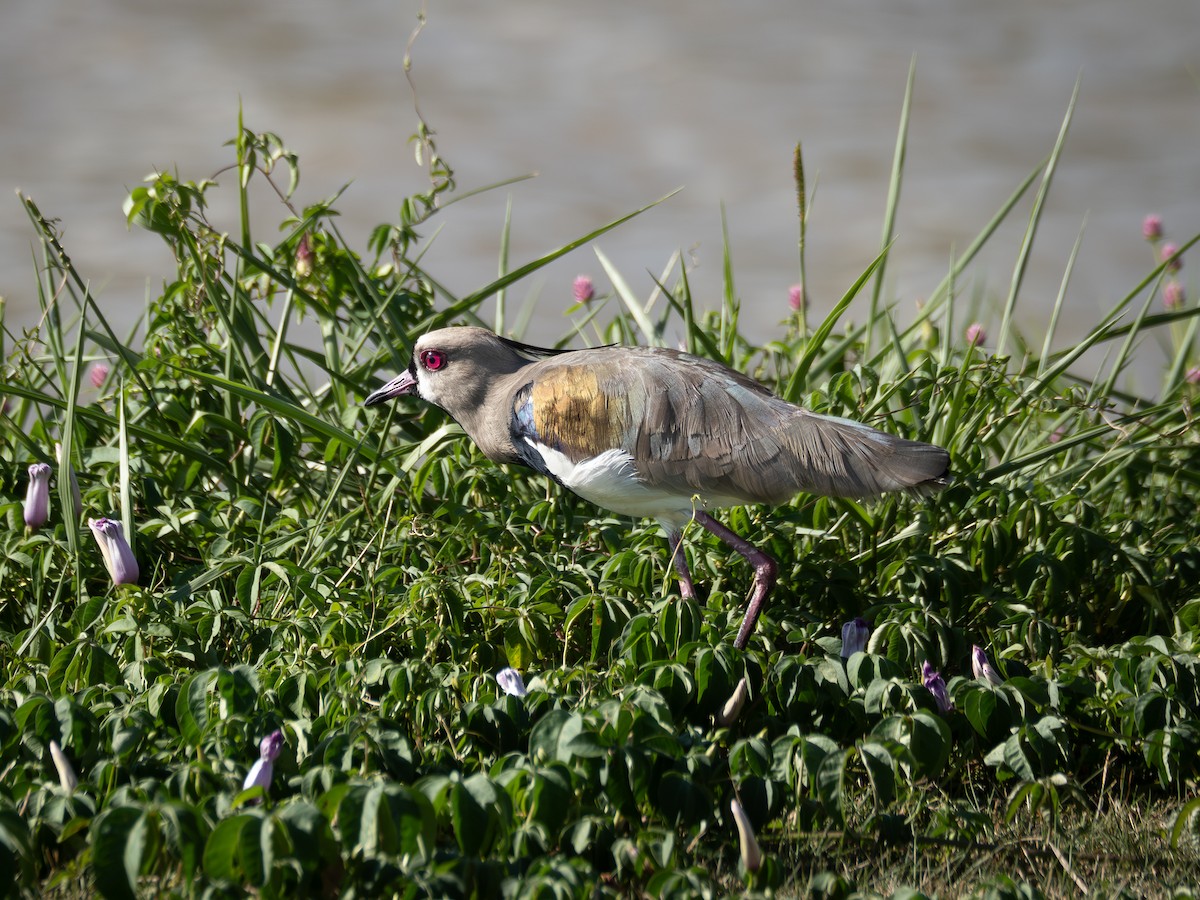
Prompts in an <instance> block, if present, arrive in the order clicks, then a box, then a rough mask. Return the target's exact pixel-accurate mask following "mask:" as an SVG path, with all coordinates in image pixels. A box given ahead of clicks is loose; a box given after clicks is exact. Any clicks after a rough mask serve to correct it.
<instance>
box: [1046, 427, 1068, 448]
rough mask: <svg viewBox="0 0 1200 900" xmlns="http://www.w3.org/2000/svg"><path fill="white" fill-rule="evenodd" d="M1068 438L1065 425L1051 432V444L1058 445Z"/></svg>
mask: <svg viewBox="0 0 1200 900" xmlns="http://www.w3.org/2000/svg"><path fill="white" fill-rule="evenodd" d="M1066 436H1067V429H1066V427H1065V426H1063V425H1060V426H1058V427H1057V428H1055V429H1054V430H1053V431H1052V432H1050V443H1052V444H1057V443H1058V442H1059V441H1061V440H1062V439H1063V438H1065V437H1066Z"/></svg>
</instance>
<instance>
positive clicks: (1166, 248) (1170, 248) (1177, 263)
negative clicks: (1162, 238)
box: [1162, 244, 1183, 272]
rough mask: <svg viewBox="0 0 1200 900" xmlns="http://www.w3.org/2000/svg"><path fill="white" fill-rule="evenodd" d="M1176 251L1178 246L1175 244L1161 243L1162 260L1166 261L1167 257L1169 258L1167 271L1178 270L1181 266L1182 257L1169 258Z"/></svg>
mask: <svg viewBox="0 0 1200 900" xmlns="http://www.w3.org/2000/svg"><path fill="white" fill-rule="evenodd" d="M1178 252H1179V247H1178V245H1176V244H1163V245H1162V259H1163V261H1164V262H1166V261H1167V260H1169V259H1170V260H1171V261H1170V262H1168V263H1167V271H1168V272H1178V271H1179V270H1180V269H1182V268H1183V260H1182V259H1178V258H1176V259H1171V257H1172V256H1175V254H1176V253H1178Z"/></svg>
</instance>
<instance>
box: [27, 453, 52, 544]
mask: <svg viewBox="0 0 1200 900" xmlns="http://www.w3.org/2000/svg"><path fill="white" fill-rule="evenodd" d="M48 521H50V467H49V466H48V465H46V464H45V463H40V462H39V463H34V464H33V465H32V466H30V467H29V489H28V490H27V491H26V492H25V524H26V525H28V526H29V527H30V528H32V529H34V530H35V531H36V530H37V529H38V528H41V527H42V526H43V525H45V524H46V523H47V522H48Z"/></svg>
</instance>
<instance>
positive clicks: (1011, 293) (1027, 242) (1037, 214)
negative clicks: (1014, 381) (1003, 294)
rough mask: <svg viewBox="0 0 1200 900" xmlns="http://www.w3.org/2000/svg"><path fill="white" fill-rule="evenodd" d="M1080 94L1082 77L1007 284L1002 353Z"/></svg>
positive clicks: (999, 342) (998, 348)
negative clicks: (1009, 281)
mask: <svg viewBox="0 0 1200 900" xmlns="http://www.w3.org/2000/svg"><path fill="white" fill-rule="evenodd" d="M1078 97H1079V81H1076V82H1075V88H1074V90H1072V91H1071V100H1070V102H1069V103H1068V104H1067V112H1066V115H1065V116H1063V121H1062V125H1061V127H1060V128H1059V130H1058V139H1057V140H1056V141H1055V142H1054V149H1053V150H1051V151H1050V159H1049V160H1047V162H1046V168H1045V171H1044V173H1043V175H1042V183H1041V184H1040V185H1038V190H1037V194H1036V195H1035V196H1034V200H1033V211H1032V212H1031V213H1030V214H1029V226H1028V227H1027V228H1026V229H1025V237H1024V239H1023V240H1022V242H1021V249H1020V251H1019V252H1018V254H1017V262H1016V265H1015V266H1014V267H1013V274H1012V281H1011V283H1010V284H1009V288H1008V299H1007V300H1006V301H1005V303H1004V316H1003V318H1001V320H1000V336H999V338H998V339H997V342H996V354H997V355H998V356H1003V355H1004V352H1005V350H1006V349H1007V347H1008V337H1009V332H1010V331H1011V330H1012V320H1013V313H1014V312H1015V310H1016V308H1017V299H1018V297H1019V296H1020V294H1021V283H1022V281H1024V279H1025V269H1026V267H1027V266H1028V264H1029V254H1030V252H1031V251H1032V250H1033V240H1034V237H1035V236H1036V235H1037V229H1038V224H1039V223H1040V222H1041V218H1042V210H1043V209H1044V208H1045V204H1046V197H1047V196H1048V195H1049V193H1050V184H1051V182H1052V181H1053V180H1054V173H1055V171H1056V170H1057V168H1058V160H1059V157H1060V156H1061V155H1062V149H1063V145H1064V144H1065V143H1066V140H1067V131H1068V129H1069V128H1070V126H1071V118H1072V117H1073V116H1074V114H1075V101H1076V100H1077V99H1078Z"/></svg>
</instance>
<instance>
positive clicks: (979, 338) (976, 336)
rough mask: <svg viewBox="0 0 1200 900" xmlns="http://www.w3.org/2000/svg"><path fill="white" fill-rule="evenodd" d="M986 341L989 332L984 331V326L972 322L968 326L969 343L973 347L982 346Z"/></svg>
mask: <svg viewBox="0 0 1200 900" xmlns="http://www.w3.org/2000/svg"><path fill="white" fill-rule="evenodd" d="M986 340H987V332H986V331H984V330H983V326H982V325H980V324H979V323H978V322H972V323H971V324H970V325H968V326H967V343H968V344H970V345H971V346H972V347H974V346H976V345H977V344H982V343H983V342H984V341H986Z"/></svg>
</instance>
